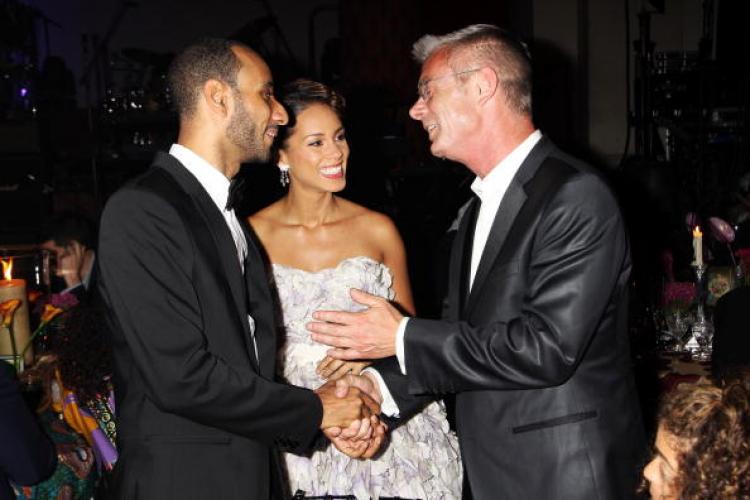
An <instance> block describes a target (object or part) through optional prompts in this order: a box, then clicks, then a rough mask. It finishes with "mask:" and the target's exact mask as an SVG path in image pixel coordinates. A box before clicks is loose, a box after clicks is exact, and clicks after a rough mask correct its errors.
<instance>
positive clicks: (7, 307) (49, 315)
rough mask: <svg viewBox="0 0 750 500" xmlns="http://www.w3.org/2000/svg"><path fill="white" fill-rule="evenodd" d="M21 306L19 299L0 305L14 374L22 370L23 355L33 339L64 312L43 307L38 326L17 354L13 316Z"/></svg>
mask: <svg viewBox="0 0 750 500" xmlns="http://www.w3.org/2000/svg"><path fill="white" fill-rule="evenodd" d="M20 306H21V300H20V299H11V300H6V301H5V302H1V303H0V314H2V327H3V330H4V331H7V332H8V335H10V344H11V349H12V351H13V367H14V368H15V369H16V372H20V371H21V370H22V366H21V360H22V359H23V357H24V355H25V354H26V351H28V350H29V348H30V347H31V346H32V344H33V343H34V339H35V338H37V337H38V336H39V334H41V333H42V332H43V331H44V330H46V329H47V326H49V324H50V323H51V322H52V321H53V320H54V319H55V318H57V317H58V316H59V315H60V314H62V313H63V312H64V309H62V308H60V307H57V306H54V305H52V304H51V303H47V304H45V305H44V309H43V311H42V315H41V318H40V320H39V326H37V327H36V329H35V330H34V332H33V333H32V334H31V337H29V340H28V342H27V343H26V345H25V346H24V347H23V349H22V350H21V352H20V353H19V352H18V346H17V345H16V338H15V335H14V334H13V316H14V315H15V314H16V310H18V308H19V307H20Z"/></svg>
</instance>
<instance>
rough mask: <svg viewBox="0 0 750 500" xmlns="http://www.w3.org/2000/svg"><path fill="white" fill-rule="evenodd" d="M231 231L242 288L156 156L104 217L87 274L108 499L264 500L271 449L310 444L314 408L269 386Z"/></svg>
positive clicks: (260, 323) (253, 254)
mask: <svg viewBox="0 0 750 500" xmlns="http://www.w3.org/2000/svg"><path fill="white" fill-rule="evenodd" d="M244 227H245V230H246V236H247V239H248V246H249V253H248V256H247V259H246V261H245V279H244V281H243V275H242V271H241V268H240V264H239V262H238V260H237V251H236V248H235V244H234V241H233V240H232V236H231V233H230V231H229V229H228V228H227V225H226V222H225V221H224V219H223V217H222V215H221V213H220V212H219V210H217V208H216V205H215V204H214V203H213V201H212V200H211V199H210V197H209V195H208V194H207V193H206V191H205V190H204V189H203V187H202V186H201V185H200V184H199V183H198V181H197V180H196V179H195V178H194V177H193V176H192V175H191V174H190V173H189V172H188V171H187V170H186V169H185V168H184V167H183V166H182V165H181V164H180V163H179V162H178V161H177V160H176V159H175V158H174V157H172V156H170V155H167V154H163V153H160V154H159V155H158V156H157V157H156V159H155V161H154V164H153V166H152V167H151V168H150V169H149V170H148V171H147V172H146V173H145V174H143V175H142V176H140V177H139V178H137V179H135V180H134V181H133V182H131V183H130V184H129V185H128V186H126V187H124V188H123V189H121V190H120V191H119V192H117V193H116V194H115V195H113V196H112V198H111V199H110V200H109V202H108V203H107V206H106V208H105V210H104V213H103V215H102V221H101V229H100V242H99V254H98V257H97V260H98V263H99V289H100V291H101V294H102V298H103V300H104V303H105V305H106V306H107V308H108V310H109V314H110V319H111V324H110V329H111V336H112V342H113V354H114V365H115V366H114V374H115V376H114V382H115V395H116V401H117V425H118V427H117V435H118V447H119V460H118V463H117V466H116V467H115V471H114V479H113V483H114V484H113V490H114V491H113V496H114V497H115V498H118V499H124V498H128V499H129V498H147V499H150V498H180V499H190V498H195V499H205V498H222V499H232V498H237V499H239V498H242V499H247V498H258V499H262V498H268V497H269V496H270V495H271V492H270V489H269V488H270V483H271V479H270V477H271V475H272V470H273V463H272V460H271V459H269V457H270V456H271V455H273V454H275V453H274V451H275V448H276V446H277V445H283V446H284V447H286V448H292V449H294V448H302V447H304V446H305V445H306V444H307V443H310V442H312V441H313V440H314V438H315V437H316V436H317V434H318V426H319V424H320V421H321V419H322V405H321V404H320V401H319V399H318V397H317V396H316V395H315V394H314V393H313V392H312V391H309V390H306V389H302V388H297V387H293V386H288V385H284V384H279V383H276V382H275V381H274V372H275V370H274V363H275V356H276V336H275V332H276V328H275V325H274V317H273V307H272V302H271V295H270V292H269V287H268V277H267V274H266V269H265V267H264V265H263V261H262V259H261V256H260V254H259V250H258V246H257V245H258V243H257V240H256V239H255V237H254V235H253V233H252V232H251V230H250V229H249V227H248V226H247V225H246V224H245V225H244ZM248 313H250V314H251V315H252V316H253V318H254V320H255V325H256V327H255V338H256V341H257V348H258V353H259V356H258V358H259V361H258V359H256V356H255V353H254V347H253V341H252V338H251V334H250V329H249V326H248V318H247V314H248Z"/></svg>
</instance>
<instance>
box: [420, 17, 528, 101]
mask: <svg viewBox="0 0 750 500" xmlns="http://www.w3.org/2000/svg"><path fill="white" fill-rule="evenodd" d="M443 50H444V51H446V52H447V56H448V64H449V65H450V67H451V68H452V69H453V70H454V71H457V72H458V71H466V70H467V69H472V68H466V67H463V66H461V67H459V65H465V64H467V63H471V64H473V65H475V66H476V67H484V66H489V67H490V68H492V69H494V70H495V73H496V74H497V75H498V78H499V79H500V82H501V84H502V86H503V88H504V89H505V96H506V99H507V102H508V105H509V106H510V107H511V109H513V110H515V111H516V112H517V113H520V114H525V115H531V56H530V55H529V51H528V49H527V48H526V46H525V45H524V44H523V43H522V42H521V41H519V40H518V39H517V38H516V37H515V36H514V35H513V34H511V33H510V32H509V31H507V30H504V29H502V28H498V27H497V26H493V25H491V24H472V25H471V26H467V27H466V28H463V29H460V30H458V31H454V32H452V33H448V34H446V35H442V36H436V35H425V36H423V37H422V38H420V39H419V40H417V41H416V42H415V43H414V45H413V47H412V55H413V56H414V58H415V59H416V60H417V61H418V62H419V63H424V62H425V61H426V60H427V59H428V58H429V57H430V56H431V55H432V54H434V53H435V52H437V51H443Z"/></svg>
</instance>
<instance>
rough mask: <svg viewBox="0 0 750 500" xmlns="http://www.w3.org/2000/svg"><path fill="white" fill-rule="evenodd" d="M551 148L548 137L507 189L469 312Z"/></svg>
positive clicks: (475, 282) (482, 259) (483, 259)
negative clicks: (531, 181) (528, 189)
mask: <svg viewBox="0 0 750 500" xmlns="http://www.w3.org/2000/svg"><path fill="white" fill-rule="evenodd" d="M552 147H553V146H552V143H551V142H550V141H549V140H547V139H546V138H545V137H542V138H541V139H540V140H539V142H538V143H537V144H536V145H535V146H534V148H533V149H532V150H531V152H530V153H529V155H528V156H527V157H526V159H525V160H524V161H523V163H522V164H521V166H520V168H519V169H518V172H516V175H515V176H514V177H513V180H512V181H511V183H510V185H509V186H508V189H507V191H505V195H503V200H502V201H501V202H500V206H499V207H498V209H497V213H496V214H495V219H494V221H493V222H492V228H491V229H490V234H489V236H488V237H487V243H486V244H485V247H484V251H483V252H482V257H481V258H480V260H479V266H478V267H477V273H476V275H475V276H474V284H473V285H472V287H471V293H470V294H469V297H468V300H467V303H466V311H467V313H468V312H469V311H470V308H471V307H473V306H474V304H475V303H476V301H477V297H478V296H479V295H480V294H481V289H482V286H483V285H484V282H485V281H486V279H487V276H488V275H489V273H490V270H491V269H492V266H494V265H495V261H496V260H497V257H498V255H499V254H500V251H501V250H502V248H503V247H504V246H505V245H506V244H507V243H508V242H507V241H506V240H507V237H508V233H509V231H510V230H511V228H512V227H513V224H514V222H515V221H516V217H517V216H518V213H519V212H520V211H521V209H522V208H523V206H524V203H525V202H526V199H527V193H526V191H525V187H524V186H525V184H526V182H528V180H529V179H530V178H532V177H533V176H534V175H535V174H536V171H537V170H538V169H539V166H540V165H541V163H542V161H543V160H544V159H545V158H546V157H547V156H548V155H549V152H550V150H551V148H552ZM470 245H471V244H470ZM469 248H471V246H469Z"/></svg>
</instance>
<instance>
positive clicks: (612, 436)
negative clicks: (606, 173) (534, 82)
mask: <svg viewBox="0 0 750 500" xmlns="http://www.w3.org/2000/svg"><path fill="white" fill-rule="evenodd" d="M414 54H415V56H416V57H417V59H418V60H419V61H420V62H422V72H421V75H420V80H419V83H418V85H417V90H418V99H417V101H416V103H415V104H414V105H413V106H412V108H411V110H410V115H411V117H412V118H414V119H415V120H418V121H420V122H421V123H422V126H423V127H424V129H425V131H426V132H427V134H428V136H429V139H430V142H431V148H430V149H431V152H432V154H433V155H435V156H438V157H442V158H448V159H451V160H453V161H457V162H460V163H462V164H464V165H465V166H466V167H467V168H468V169H469V170H471V171H472V172H473V173H474V174H476V176H477V177H476V180H475V181H474V183H473V185H472V189H473V191H474V192H475V193H476V195H477V197H476V198H474V200H472V201H471V202H470V204H469V206H468V209H467V210H466V211H465V213H464V215H463V217H462V219H461V221H460V225H459V228H458V232H457V235H456V238H455V243H454V246H453V250H452V256H451V261H450V269H449V281H448V283H449V290H448V297H447V300H446V307H445V310H444V313H443V319H442V320H440V321H437V320H426V319H419V318H405V317H402V315H401V314H400V313H399V312H398V311H397V310H396V309H395V308H393V307H392V306H391V305H390V304H389V303H388V302H386V301H385V300H383V299H380V298H377V297H373V296H370V295H368V294H365V293H363V292H360V291H356V290H355V291H352V296H353V297H354V298H355V299H356V300H357V301H359V302H361V303H363V304H365V305H367V306H369V307H368V309H367V310H365V311H363V312H360V313H345V312H334V311H320V312H318V313H316V316H315V317H316V319H317V320H318V322H315V323H311V324H310V325H309V328H310V330H312V331H313V332H314V334H313V338H314V339H315V340H317V341H320V342H324V343H326V344H329V345H332V346H334V347H335V349H332V350H331V351H330V354H332V355H333V356H336V357H339V358H341V359H362V358H367V359H376V358H386V359H383V360H382V361H379V362H378V363H376V364H375V366H374V368H375V369H374V370H373V371H370V372H369V373H367V374H366V375H365V377H362V378H355V377H353V376H348V382H349V383H350V384H352V385H357V386H359V387H360V388H362V389H364V390H366V391H369V392H371V393H372V394H374V395H375V396H376V397H377V398H378V399H381V398H382V400H383V406H382V408H383V411H384V413H386V414H391V415H394V416H398V417H400V418H407V417H408V416H409V415H410V414H412V413H413V412H414V411H415V410H416V409H417V408H419V407H420V405H422V404H424V402H425V401H426V400H429V399H430V398H434V397H436V396H440V395H444V394H451V393H452V394H456V422H457V430H458V435H459V439H460V442H461V450H462V455H463V459H464V465H465V470H466V474H467V476H468V483H469V485H470V488H471V491H472V493H473V495H474V497H475V498H477V499H497V498H514V499H515V498H528V499H551V498H564V499H572V498H582V499H583V498H586V499H589V498H600V499H601V498H629V497H633V496H634V495H635V489H636V482H637V478H638V463H639V459H640V458H641V453H642V452H643V451H644V436H643V429H642V424H641V419H640V412H639V408H638V399H637V396H636V389H635V384H634V380H633V376H632V372H631V360H630V353H629V347H628V337H627V328H626V326H627V325H626V320H627V288H628V286H627V284H628V277H629V275H630V269H631V264H630V256H629V245H628V239H627V236H626V232H625V227H624V224H623V219H622V216H621V214H620V210H619V207H618V204H617V202H616V200H615V198H614V196H613V195H612V193H611V191H610V189H609V188H608V186H607V184H606V183H605V182H604V181H603V180H602V179H601V178H600V176H599V175H597V173H596V172H595V171H594V170H593V169H592V168H591V167H589V166H588V165H586V164H584V163H583V162H581V161H579V160H577V159H575V158H572V157H570V156H569V155H567V154H565V153H563V152H562V151H560V150H559V149H558V148H557V147H556V146H555V145H554V144H553V143H552V141H550V140H549V139H548V138H547V137H544V136H543V135H542V133H541V132H540V131H539V130H537V129H536V127H535V126H534V123H533V121H532V116H531V61H530V58H529V55H528V53H527V51H526V49H525V47H524V46H523V44H521V43H520V42H519V41H517V40H516V39H515V38H513V37H512V36H510V35H509V34H508V33H507V32H505V31H504V30H502V29H499V28H497V27H495V26H490V25H474V26H469V27H467V28H464V29H462V30H459V31H456V32H454V33H451V34H448V35H445V36H441V37H435V36H426V37H424V38H422V39H421V40H419V41H418V42H417V43H416V44H415V46H414Z"/></svg>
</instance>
